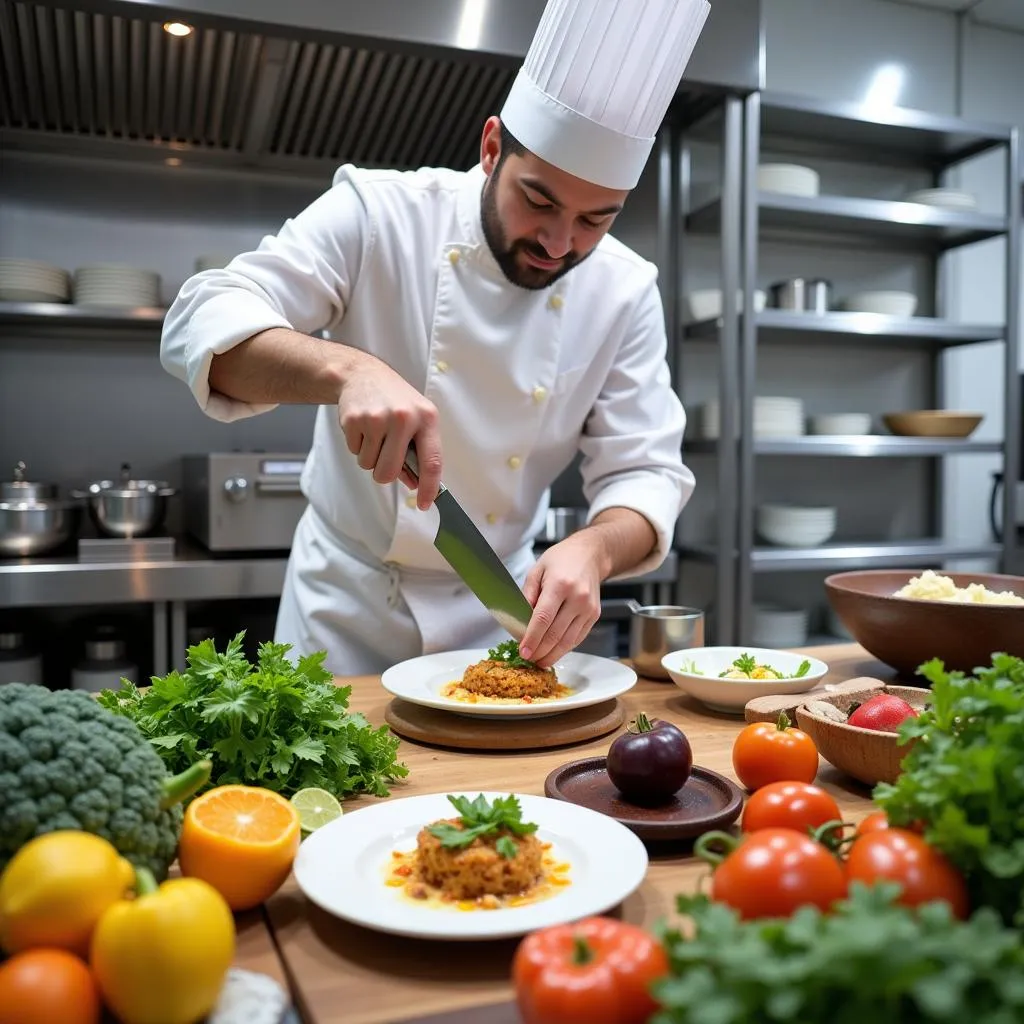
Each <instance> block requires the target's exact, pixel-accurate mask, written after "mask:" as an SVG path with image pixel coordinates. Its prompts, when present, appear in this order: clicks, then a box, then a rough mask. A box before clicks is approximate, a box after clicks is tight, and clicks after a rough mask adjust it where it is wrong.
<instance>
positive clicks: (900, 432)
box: [882, 409, 985, 437]
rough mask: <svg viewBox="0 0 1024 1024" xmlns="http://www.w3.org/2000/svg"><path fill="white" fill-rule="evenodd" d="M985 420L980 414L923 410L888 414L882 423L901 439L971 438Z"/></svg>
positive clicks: (946, 410)
mask: <svg viewBox="0 0 1024 1024" xmlns="http://www.w3.org/2000/svg"><path fill="white" fill-rule="evenodd" d="M984 418H985V417H984V416H983V415H982V414H981V413H978V412H953V411H952V410H948V409H922V410H921V411H920V412H890V413H886V414H885V415H884V416H883V417H882V422H883V423H884V424H885V425H886V426H887V427H888V428H889V430H890V431H892V433H894V434H896V435H897V436H899V437H970V436H971V434H973V433H974V431H975V430H977V429H978V425H979V424H980V423H981V421H982V420H983V419H984Z"/></svg>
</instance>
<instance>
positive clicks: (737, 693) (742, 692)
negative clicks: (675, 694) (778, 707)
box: [661, 647, 828, 715]
mask: <svg viewBox="0 0 1024 1024" xmlns="http://www.w3.org/2000/svg"><path fill="white" fill-rule="evenodd" d="M741 654H750V655H752V656H753V657H754V658H755V659H756V660H757V662H758V663H759V664H764V665H768V666H770V667H771V668H777V669H778V670H779V671H780V672H784V673H795V672H796V671H797V669H798V668H799V667H800V664H801V662H804V661H809V662H810V669H809V670H808V672H807V674H806V675H803V676H800V677H799V678H795V677H793V676H791V677H790V678H787V679H772V680H760V679H719V678H718V674H719V673H720V672H724V671H725V670H727V669H728V668H730V667H731V666H732V663H733V661H735V659H736V658H738V657H739V656H740V655H741ZM661 664H662V666H663V667H664V669H665V671H666V672H668V674H669V676H671V678H672V682H674V683H675V684H676V686H678V687H679V689H680V690H682V691H683V692H684V693H688V694H689V695H690V696H691V697H695V698H696V699H697V700H699V701H700V702H701V703H702V704H706V705H707V706H708V707H709V708H713V709H714V710H715V711H724V712H725V713H726V714H730V715H735V714H742V713H743V708H744V707H745V706H746V703H747V701H750V700H753V699H754V698H755V697H766V696H773V695H775V694H780V693H783V694H784V693H806V692H807V691H808V690H813V689H814V688H815V687H816V686H817V685H818V683H819V682H820V680H821V679H822V677H823V676H824V675H825V674H826V673H827V672H828V665H826V664H825V662H823V661H819V660H818V659H817V658H810V657H805V656H804V655H802V654H793V653H792V652H791V651H777V650H773V649H772V648H770V647H694V648H691V649H690V650H685V651H672V653H671V654H666V655H665V657H664V658H662V659H661Z"/></svg>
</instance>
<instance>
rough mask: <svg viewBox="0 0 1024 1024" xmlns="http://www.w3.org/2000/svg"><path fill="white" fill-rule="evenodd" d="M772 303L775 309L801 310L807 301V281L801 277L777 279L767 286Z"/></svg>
mask: <svg viewBox="0 0 1024 1024" xmlns="http://www.w3.org/2000/svg"><path fill="white" fill-rule="evenodd" d="M769 294H770V295H771V301H772V305H773V306H774V307H775V308H776V309H791V310H799V311H801V312H802V311H803V310H804V309H805V308H806V303H807V282H806V281H805V280H804V279H803V278H802V277H794V278H790V280H788V281H777V282H776V283H775V284H773V285H772V286H771V287H770V288H769Z"/></svg>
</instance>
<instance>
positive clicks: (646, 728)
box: [628, 711, 654, 733]
mask: <svg viewBox="0 0 1024 1024" xmlns="http://www.w3.org/2000/svg"><path fill="white" fill-rule="evenodd" d="M633 725H635V726H636V732H638V733H641V732H653V731H654V726H653V725H651V720H650V719H649V718H648V717H647V715H646V714H645V713H644V712H643V711H638V712H637V715H636V718H635V719H634V721H633ZM628 731H629V732H633V730H632V729H629V730H628Z"/></svg>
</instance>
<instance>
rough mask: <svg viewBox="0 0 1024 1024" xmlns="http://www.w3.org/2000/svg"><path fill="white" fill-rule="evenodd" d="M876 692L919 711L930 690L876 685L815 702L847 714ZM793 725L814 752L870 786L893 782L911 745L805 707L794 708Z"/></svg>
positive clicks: (892, 736)
mask: <svg viewBox="0 0 1024 1024" xmlns="http://www.w3.org/2000/svg"><path fill="white" fill-rule="evenodd" d="M880 693H891V694H893V695H894V696H896V697H902V698H903V700H905V701H906V702H907V703H908V704H909V705H910V706H911V707H912V708H914V709H915V710H916V711H920V710H921V709H922V708H923V707H924V706H925V704H926V703H927V702H928V699H929V698H930V697H931V690H922V689H920V688H919V687H916V686H876V687H872V688H871V689H868V690H864V691H862V692H860V693H841V694H828V693H825V694H821V695H815V700H820V701H823V702H824V703H825V704H832V705H834V706H835V707H837V708H839V709H840V710H841V711H845V712H847V713H848V712H849V709H850V708H851V707H852V706H853V705H854V704H861V703H863V702H864V701H867V700H870V699H871V698H872V697H875V696H877V695H878V694H880ZM796 721H797V725H798V726H799V727H800V728H801V729H802V730H803V731H804V732H805V733H807V735H808V736H810V737H811V739H812V740H814V745H815V746H816V747H817V748H818V753H819V754H821V756H822V757H823V758H824V759H825V760H826V761H828V763H829V764H831V765H833V766H835V767H836V768H838V769H839V770H840V771H841V772H845V773H846V774H847V775H850V776H852V777H853V778H855V779H857V781H858V782H863V783H864V784H865V785H868V786H873V785H875V783H878V782H895V781H896V778H897V777H898V776H899V774H900V762H901V761H902V760H903V758H904V757H905V756H906V755H907V753H908V751H909V750H910V748H911V747H912V746H913V743H908V744H906V745H901V744H900V743H899V735H898V734H897V733H894V732H879V731H878V730H877V729H861V728H860V727H859V726H856V725H847V724H846V723H845V722H833V721H832V720H831V719H830V718H826V717H825V716H824V715H822V714H819V713H817V712H815V711H811V710H810V709H809V708H808V707H807V705H806V704H802V705H801V706H800V707H798V708H797V709H796Z"/></svg>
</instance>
